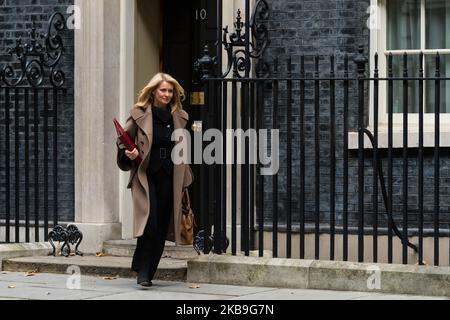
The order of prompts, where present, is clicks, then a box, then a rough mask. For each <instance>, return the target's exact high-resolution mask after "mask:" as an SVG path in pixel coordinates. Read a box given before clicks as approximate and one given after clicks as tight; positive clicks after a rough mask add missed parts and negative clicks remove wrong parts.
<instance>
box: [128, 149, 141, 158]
mask: <svg viewBox="0 0 450 320" xmlns="http://www.w3.org/2000/svg"><path fill="white" fill-rule="evenodd" d="M125 155H126V156H127V157H128V158H130V160H134V159H136V158H137V157H138V156H139V151H138V150H137V149H136V148H134V150H133V151H131V152H130V151H128V150H125Z"/></svg>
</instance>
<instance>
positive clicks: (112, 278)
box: [103, 277, 117, 280]
mask: <svg viewBox="0 0 450 320" xmlns="http://www.w3.org/2000/svg"><path fill="white" fill-rule="evenodd" d="M116 279H117V277H103V280H116Z"/></svg>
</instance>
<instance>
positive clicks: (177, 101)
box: [134, 72, 186, 112]
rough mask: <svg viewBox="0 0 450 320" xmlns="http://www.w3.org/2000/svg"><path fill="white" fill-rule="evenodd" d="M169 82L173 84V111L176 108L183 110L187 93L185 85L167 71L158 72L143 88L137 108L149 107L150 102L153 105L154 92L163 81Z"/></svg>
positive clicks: (171, 104) (171, 103)
mask: <svg viewBox="0 0 450 320" xmlns="http://www.w3.org/2000/svg"><path fill="white" fill-rule="evenodd" d="M164 81H165V82H168V83H170V84H172V85H173V98H172V101H170V106H171V107H172V112H174V111H176V110H182V109H183V105H182V104H181V102H182V101H184V100H185V98H186V97H185V94H184V89H183V87H182V86H181V85H180V84H179V83H178V81H177V80H175V78H173V77H172V76H171V75H169V74H167V73H162V72H160V73H157V74H156V75H155V76H154V77H153V78H152V80H150V82H149V83H148V84H147V85H146V86H145V87H144V89H142V90H141V92H140V93H139V97H138V102H137V103H136V104H135V106H134V107H135V108H142V109H144V110H145V109H147V107H148V105H149V103H150V104H151V105H153V103H154V97H153V92H154V91H155V90H156V89H157V88H158V87H159V86H160V85H161V83H162V82H164Z"/></svg>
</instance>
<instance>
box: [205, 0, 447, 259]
mask: <svg viewBox="0 0 450 320" xmlns="http://www.w3.org/2000/svg"><path fill="white" fill-rule="evenodd" d="M246 4H247V8H249V6H248V1H247V2H246ZM255 10H256V11H255V14H254V15H253V18H252V19H250V15H249V14H248V10H246V17H245V21H250V23H245V24H244V23H243V22H242V21H241V16H240V13H238V18H237V21H236V23H235V33H233V34H231V35H228V28H225V29H224V33H223V38H222V41H219V45H223V46H224V48H225V50H226V52H227V53H228V68H227V71H226V72H225V74H223V75H214V74H213V72H212V70H213V66H214V65H215V63H216V62H217V59H215V58H212V57H211V56H210V55H209V52H208V49H207V48H205V52H204V56H203V57H202V58H201V59H200V60H199V61H198V63H197V69H199V70H201V73H202V79H203V84H204V92H205V101H206V106H205V108H204V109H202V110H203V112H202V129H203V133H205V132H206V130H208V129H212V128H214V129H218V130H219V131H221V132H222V133H224V132H225V131H226V130H232V131H234V132H236V130H239V129H241V130H243V131H244V132H246V131H247V130H249V129H254V130H255V132H256V133H257V134H260V133H261V132H260V131H259V130H262V129H266V130H267V129H268V130H280V132H281V133H280V136H281V140H280V143H279V145H278V146H279V149H280V150H281V152H280V153H282V154H283V163H282V165H281V166H280V167H282V169H283V170H284V171H283V175H280V174H279V173H278V172H276V173H274V174H272V175H268V176H267V175H263V174H261V173H262V172H263V171H264V170H265V169H267V168H266V166H264V165H263V164H261V162H260V161H258V162H257V163H255V162H252V161H251V158H250V156H251V150H253V148H254V145H253V144H252V142H255V141H260V140H261V137H258V139H257V140H251V139H243V140H241V142H242V146H243V147H245V151H243V160H244V161H242V164H240V163H238V162H237V160H238V159H237V157H236V154H237V147H236V145H235V143H234V142H235V141H234V138H233V137H232V136H227V135H225V134H224V135H223V136H222V138H215V139H223V143H222V144H221V143H219V144H218V145H219V146H220V147H219V148H216V149H215V155H220V154H221V155H222V157H223V158H222V161H220V160H219V161H218V162H215V163H213V164H208V165H202V169H201V174H200V177H199V179H197V183H200V185H201V190H203V192H202V195H203V196H204V197H203V202H202V203H201V205H200V207H199V208H196V209H197V211H198V212H199V213H200V216H201V230H202V231H201V234H200V235H199V236H198V237H197V239H196V240H197V246H198V247H199V248H200V249H202V250H203V251H204V252H205V253H208V252H209V251H210V250H213V251H214V252H215V253H218V254H220V253H223V252H225V251H226V250H227V245H228V243H227V241H228V239H227V236H228V235H229V237H230V240H231V253H232V254H233V255H236V254H238V252H239V251H242V252H243V253H244V254H245V255H250V251H251V250H254V249H255V248H257V249H258V255H259V256H263V254H264V247H265V246H266V244H265V241H264V240H265V232H269V234H271V246H270V247H271V250H272V255H273V257H278V256H279V253H278V250H279V248H281V247H283V249H284V253H285V254H284V255H285V256H286V257H287V258H291V257H292V256H293V252H292V246H293V239H292V238H293V235H294V234H297V235H298V243H296V245H297V244H298V248H299V249H298V250H299V252H298V255H297V254H296V256H298V257H299V258H301V259H304V258H305V256H306V253H305V252H306V251H307V249H308V247H307V246H306V243H307V241H306V239H305V237H306V236H307V235H309V234H312V235H313V239H314V242H313V243H314V244H313V250H314V253H313V256H312V258H314V259H319V258H320V255H321V248H322V247H321V243H320V237H321V235H323V234H326V235H327V236H328V238H329V240H328V241H329V244H328V247H329V251H328V252H329V259H330V260H336V259H339V258H338V257H337V256H338V252H337V251H336V250H337V249H336V248H337V240H336V238H337V236H339V237H341V238H342V246H341V248H342V249H340V252H339V256H340V257H342V260H344V261H347V260H350V254H349V237H350V236H354V237H355V238H356V248H357V253H356V258H355V260H357V261H358V262H367V261H368V259H367V257H366V252H367V251H368V248H370V251H371V252H372V257H371V259H370V260H371V261H373V262H378V261H379V257H380V255H381V254H386V255H387V262H389V263H394V260H395V259H394V254H393V248H394V239H396V238H395V237H397V238H398V239H399V241H400V243H401V263H404V264H406V263H408V262H411V261H408V255H409V254H410V253H411V252H415V253H417V256H415V258H414V259H415V262H417V263H419V264H424V263H425V262H424V259H423V256H424V254H425V252H424V238H425V237H431V238H432V239H433V249H432V253H431V256H432V257H433V264H434V265H439V264H447V263H448V262H447V261H448V260H447V259H449V260H450V250H449V252H448V256H447V254H446V255H445V256H444V257H443V256H442V254H441V255H440V246H441V240H442V239H444V240H445V239H450V235H449V225H450V212H449V211H448V206H444V205H441V203H442V199H443V196H444V197H445V196H446V195H447V196H448V194H446V191H447V190H448V187H449V185H448V183H447V182H445V181H448V180H444V182H442V181H441V172H442V167H441V162H442V161H441V160H444V161H446V162H445V163H446V164H448V161H447V160H448V159H449V157H448V155H449V154H448V150H445V149H443V148H442V147H441V146H440V133H441V130H440V117H441V114H442V112H443V111H442V105H443V101H441V90H442V89H441V86H442V84H444V83H448V81H449V80H450V78H448V77H445V76H442V74H441V69H440V68H441V67H440V66H441V63H440V56H439V53H437V54H436V55H435V56H434V58H435V63H434V75H433V76H425V74H424V61H425V56H424V54H422V53H421V54H418V55H415V56H414V57H412V58H413V61H414V62H413V63H414V64H417V65H418V66H419V68H418V70H419V72H418V74H417V75H416V74H413V73H412V72H411V70H413V68H412V67H413V66H412V65H411V62H410V59H409V58H410V56H408V55H407V54H406V53H405V54H404V55H403V58H402V59H401V62H402V63H401V70H402V74H400V75H396V74H395V73H394V64H393V60H394V57H393V56H392V54H391V55H389V56H388V57H387V76H386V77H384V78H381V77H380V76H379V66H378V55H375V57H374V61H375V63H374V64H375V65H374V70H373V71H370V72H367V71H368V70H367V63H368V59H367V58H366V57H365V56H364V55H363V49H362V48H360V49H359V52H358V53H357V54H353V55H352V56H348V55H343V56H340V57H335V56H331V57H323V56H312V57H311V56H300V59H299V61H296V62H297V63H296V64H297V66H298V69H297V70H298V74H294V68H293V62H292V60H291V59H290V58H289V59H287V61H286V62H285V63H284V62H283V64H282V65H281V64H280V65H279V61H278V59H276V60H275V61H274V62H273V64H272V65H273V69H272V73H271V74H268V68H267V64H265V63H264V60H263V59H262V56H261V54H259V55H257V54H255V53H262V52H263V51H264V48H265V46H266V45H267V41H268V40H267V29H265V28H264V26H263V25H262V24H259V23H258V21H257V20H258V18H264V17H267V14H268V7H267V3H266V2H265V1H258V2H257V5H256V9H255ZM252 30H253V33H252ZM242 32H244V34H242ZM261 49H262V50H261ZM251 58H255V60H254V64H253V65H254V66H255V69H257V70H255V71H253V70H252V69H251V68H252V66H251ZM324 61H325V62H324ZM256 66H258V67H257V68H256ZM282 70H285V71H284V72H283V71H282ZM324 70H326V71H324ZM231 71H233V77H232V78H226V77H227V75H228V74H229V73H230V72H231ZM255 76H258V77H255ZM447 76H448V75H447ZM412 83H418V87H419V90H418V92H413V91H411V88H410V85H411V84H412ZM382 84H385V86H386V93H387V95H386V98H387V99H386V105H387V115H388V126H387V127H388V128H387V147H386V148H384V147H383V148H382V147H381V144H380V140H379V137H380V131H379V125H378V115H379V105H380V101H381V99H383V98H384V96H383V95H381V94H380V86H381V85H382ZM396 84H399V86H396ZM427 85H429V86H432V87H433V90H434V101H433V104H434V110H433V111H432V113H431V114H433V115H434V130H433V136H434V141H433V145H432V146H430V145H425V142H424V136H425V133H424V114H425V113H426V111H425V110H424V94H423V92H424V90H423V89H424V86H427ZM370 86H373V94H372V95H371V96H372V97H373V98H372V99H373V100H372V104H373V109H370V110H369V108H368V101H367V96H368V90H369V87H370ZM324 89H325V90H324ZM324 92H325V93H326V97H324ZM338 93H339V94H338ZM412 94H417V95H418V99H419V100H418V112H417V113H416V114H415V115H414V116H415V117H417V119H418V132H417V136H418V141H417V148H415V149H414V150H413V151H411V148H410V146H409V142H408V137H409V136H408V133H409V132H410V130H411V128H410V126H409V123H408V118H409V116H410V115H409V111H408V106H409V102H408V98H409V97H410V96H411V95H412ZM396 96H401V97H402V100H401V104H400V105H399V106H398V107H401V108H402V109H401V111H396V112H395V111H394V97H396ZM337 97H339V101H338V100H337ZM324 99H326V103H325V102H324ZM446 103H448V101H447V102H446ZM324 109H325V111H324ZM306 110H309V111H310V114H311V116H310V117H307V116H306V113H305V112H306ZM324 112H326V113H327V116H328V122H327V123H326V124H325V125H324V123H323V120H322V119H323V118H322V114H323V113H324ZM294 113H295V115H296V117H293V115H294ZM370 113H372V114H370ZM394 113H398V114H400V115H403V123H402V131H401V132H402V138H403V140H402V146H401V147H400V148H398V146H395V147H394V139H393V135H394V132H393V116H394ZM369 116H373V118H374V126H373V128H371V129H372V131H371V130H369V128H368V126H367V119H368V117H369ZM324 128H325V129H324ZM294 131H295V133H294ZM351 132H355V134H356V135H357V147H356V148H355V150H351V149H350V148H349V134H350V133H351ZM274 135H276V133H274V134H271V135H270V136H271V138H272V137H273V136H274ZM324 136H326V137H327V138H326V139H324V138H323V137H324ZM365 136H367V137H368V139H369V141H370V143H371V144H372V145H371V146H370V147H368V146H367V145H366V144H367V143H365V142H364V141H365ZM230 138H231V139H230ZM265 139H266V140H267V136H266V137H265ZM207 140H208V141H212V139H207ZM263 140H264V139H263ZM215 142H216V140H215ZM324 142H326V143H324ZM230 143H231V144H232V149H227V144H230ZM206 146H207V144H205V142H203V144H202V147H203V149H202V150H205V147H206ZM396 148H397V149H396ZM220 149H221V150H220ZM274 150H275V149H274V148H273V146H272V148H271V151H270V153H271V154H272V155H273V154H274V152H275V151H274ZM259 151H260V150H259ZM259 151H258V152H259ZM230 152H231V153H232V154H233V156H232V157H231V160H233V161H232V164H227V165H225V164H224V162H225V155H227V154H230ZM411 158H413V161H410V159H411ZM216 159H220V156H219V157H216ZM294 160H295V161H294ZM338 160H339V161H338ZM425 161H427V164H425ZM394 162H395V168H394ZM411 162H415V163H417V166H416V167H415V168H414V170H412V169H411ZM307 163H310V165H309V166H307ZM228 168H229V172H230V174H229V175H230V177H229V179H230V181H229V182H230V185H229V188H230V190H231V195H230V198H231V199H230V201H229V202H227V201H226V199H227V182H228V180H227V169H228ZM427 168H428V169H431V172H432V174H430V173H429V172H430V170H426V171H427V174H425V169H427ZM294 169H295V172H297V173H298V175H297V176H296V175H294V174H293V171H294ZM308 169H311V170H310V171H311V172H310V171H308ZM397 169H398V170H399V172H400V174H396V172H397V171H396V170H397ZM280 170H281V169H280ZM324 171H326V172H324ZM386 172H387V173H386ZM212 176H214V177H216V179H217V180H216V182H215V183H214V184H213V183H211V179H210V178H211V177H212ZM385 176H386V177H385ZM282 177H285V179H283V180H281V178H282ZM367 177H369V181H370V183H368V182H367V181H368V178H367ZM411 179H415V180H414V181H416V182H415V184H416V185H417V189H416V190H414V191H413V192H411V190H410V189H411V188H410V187H409V185H408V183H409V181H411ZM217 181H220V183H219V182H217ZM294 181H295V183H294ZM323 181H325V182H326V183H324V182H323ZM352 190H353V191H352ZM281 191H282V192H281ZM412 193H413V195H412ZM281 195H282V197H281ZM350 196H353V199H350ZM430 197H432V199H433V200H432V202H431V203H429V206H425V204H426V201H425V198H430ZM239 198H240V203H238V199H239ZM294 198H295V201H294ZM394 199H395V200H394ZM411 199H412V200H411ZM338 200H339V201H338ZM350 200H355V202H351V201H350ZM396 201H398V202H396ZM337 203H339V204H340V207H339V208H336V204H337ZM324 208H325V209H324ZM269 211H270V212H269ZM228 212H229V213H230V217H227V213H228ZM238 215H239V216H238ZM280 218H282V219H281V220H282V223H280V222H281V221H280ZM239 220H240V221H239ZM227 224H228V225H229V230H227ZM211 226H214V227H213V229H214V231H213V234H212V235H210V233H211V232H212V228H211ZM239 228H240V234H239V235H238V232H239ZM280 233H283V235H284V236H285V243H284V244H281V243H279V235H280ZM256 236H257V238H255V237H256ZM367 236H370V237H371V240H372V245H371V246H367V245H366V244H365V242H367V240H366V239H365V237H367ZM380 236H386V237H387V246H386V247H382V248H381V249H380V248H379V243H380ZM412 236H415V237H417V242H416V243H412V241H410V240H409V239H410V238H411V237H412ZM447 241H448V240H447ZM239 242H240V247H238V244H239ZM341 250H342V251H341ZM444 259H445V260H444ZM443 261H445V262H443Z"/></svg>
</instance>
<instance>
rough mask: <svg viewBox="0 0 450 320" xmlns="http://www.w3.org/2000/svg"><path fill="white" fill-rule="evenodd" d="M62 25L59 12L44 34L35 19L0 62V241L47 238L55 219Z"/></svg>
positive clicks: (62, 85)
mask: <svg viewBox="0 0 450 320" xmlns="http://www.w3.org/2000/svg"><path fill="white" fill-rule="evenodd" d="M65 27H66V20H65V18H64V16H63V15H62V14H60V13H55V14H53V15H52V17H51V18H50V20H49V23H48V30H47V33H45V34H40V33H39V32H38V31H37V30H36V27H35V24H34V23H33V28H32V30H31V32H30V41H29V42H28V43H22V40H21V39H20V40H18V41H17V43H16V46H15V47H14V48H11V49H9V50H8V53H9V54H10V55H11V56H12V57H13V58H14V60H13V61H11V63H10V64H8V65H6V66H3V67H1V68H0V114H1V119H0V138H1V140H0V141H1V144H0V161H1V165H0V179H1V183H0V185H1V188H2V191H1V193H0V194H1V195H0V197H1V200H0V203H1V204H0V230H1V231H2V234H3V233H4V235H2V238H0V242H6V243H9V242H30V241H33V240H34V241H36V242H38V241H42V238H43V239H44V240H45V241H47V240H48V230H49V227H51V226H56V225H57V224H58V220H59V215H58V124H59V120H58V108H59V107H60V106H61V105H62V104H65V103H66V102H65V98H66V95H67V89H66V88H65V75H64V73H63V72H62V71H61V70H60V69H59V66H58V64H59V62H60V59H61V56H62V54H63V52H64V46H63V41H62V38H61V36H60V35H59V34H58V33H59V32H60V31H62V30H63V29H64V28H65ZM33 234H34V235H33ZM12 235H14V237H12ZM42 235H43V236H42Z"/></svg>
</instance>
